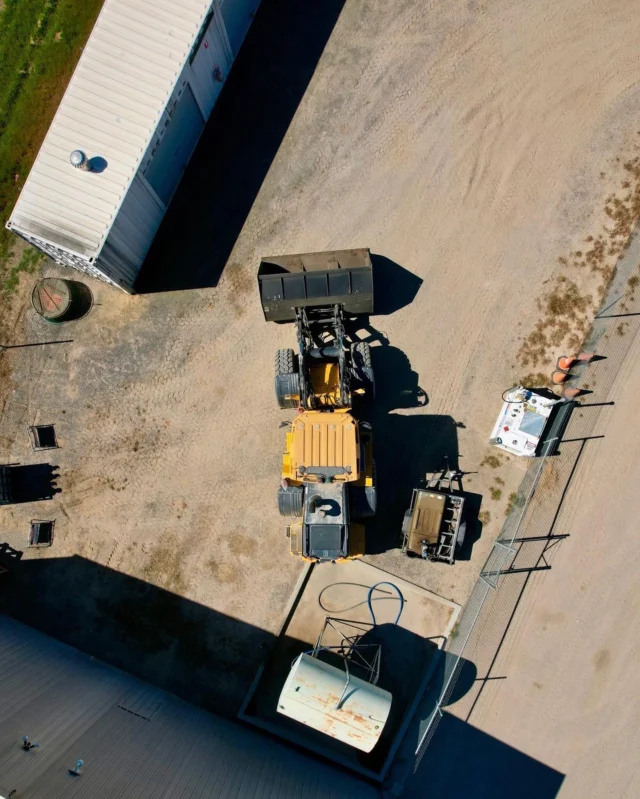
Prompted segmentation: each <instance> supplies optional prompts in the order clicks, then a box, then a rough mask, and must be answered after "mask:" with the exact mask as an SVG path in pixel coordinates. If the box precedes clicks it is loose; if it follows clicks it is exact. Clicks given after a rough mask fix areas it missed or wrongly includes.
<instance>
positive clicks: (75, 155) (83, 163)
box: [69, 150, 91, 172]
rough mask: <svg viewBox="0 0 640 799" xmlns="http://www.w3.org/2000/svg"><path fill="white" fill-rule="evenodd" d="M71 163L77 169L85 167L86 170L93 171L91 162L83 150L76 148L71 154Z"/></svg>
mask: <svg viewBox="0 0 640 799" xmlns="http://www.w3.org/2000/svg"><path fill="white" fill-rule="evenodd" d="M69 161H71V165H72V166H75V168H76V169H83V170H84V171H85V172H91V163H90V161H89V159H88V158H87V156H86V155H85V154H84V153H83V152H82V150H74V151H73V152H72V153H71V155H70V156H69Z"/></svg>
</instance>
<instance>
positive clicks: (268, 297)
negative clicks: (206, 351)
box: [258, 248, 373, 322]
mask: <svg viewBox="0 0 640 799" xmlns="http://www.w3.org/2000/svg"><path fill="white" fill-rule="evenodd" d="M258 285H259V288H260V300H261V302H262V310H263V312H264V318H265V319H266V320H267V322H295V319H296V308H303V307H304V308H318V307H321V306H327V307H331V306H332V305H342V307H343V309H344V313H345V314H346V315H348V316H359V315H361V314H371V313H373V270H372V267H371V256H370V254H369V250H368V249H366V248H362V249H359V250H332V251H330V252H312V253H303V254H300V255H276V256H273V257H270V258H263V259H262V260H261V261H260V267H259V269H258Z"/></svg>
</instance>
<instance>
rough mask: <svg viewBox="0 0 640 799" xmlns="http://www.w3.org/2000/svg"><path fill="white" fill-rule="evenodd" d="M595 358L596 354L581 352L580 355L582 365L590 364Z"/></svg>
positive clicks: (579, 359)
mask: <svg viewBox="0 0 640 799" xmlns="http://www.w3.org/2000/svg"><path fill="white" fill-rule="evenodd" d="M594 357H595V352H581V353H580V355H578V361H580V363H589V362H590V361H592V360H593V359H594Z"/></svg>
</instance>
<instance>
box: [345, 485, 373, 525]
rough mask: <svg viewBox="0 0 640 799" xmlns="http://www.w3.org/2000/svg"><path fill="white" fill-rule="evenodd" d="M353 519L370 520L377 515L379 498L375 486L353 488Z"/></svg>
mask: <svg viewBox="0 0 640 799" xmlns="http://www.w3.org/2000/svg"><path fill="white" fill-rule="evenodd" d="M350 500H351V518H352V519H370V518H371V517H372V516H375V515H376V509H377V506H378V497H377V494H376V487H375V486H352V488H351V496H350Z"/></svg>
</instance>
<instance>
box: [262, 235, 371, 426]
mask: <svg viewBox="0 0 640 799" xmlns="http://www.w3.org/2000/svg"><path fill="white" fill-rule="evenodd" d="M258 283H259V287H260V298H261V300H262V309H263V311H264V318H265V319H266V321H267V322H295V324H296V332H297V338H298V351H297V353H296V352H294V350H293V349H280V350H278V351H277V353H276V362H275V390H276V400H277V402H278V405H279V406H280V407H281V408H303V409H305V410H321V409H336V408H351V406H352V404H353V399H354V395H355V396H362V397H364V396H366V395H368V396H373V393H374V377H373V369H372V366H371V352H370V349H369V344H368V343H367V342H364V341H355V340H353V338H352V337H351V336H350V335H349V333H348V331H347V323H348V321H349V320H350V319H352V318H354V317H357V316H361V315H365V314H371V313H373V272H372V268H371V257H370V254H369V250H367V249H359V250H334V251H332V252H314V253H305V254H302V255H278V256H274V257H271V258H263V259H262V260H261V262H260V268H259V270H258Z"/></svg>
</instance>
